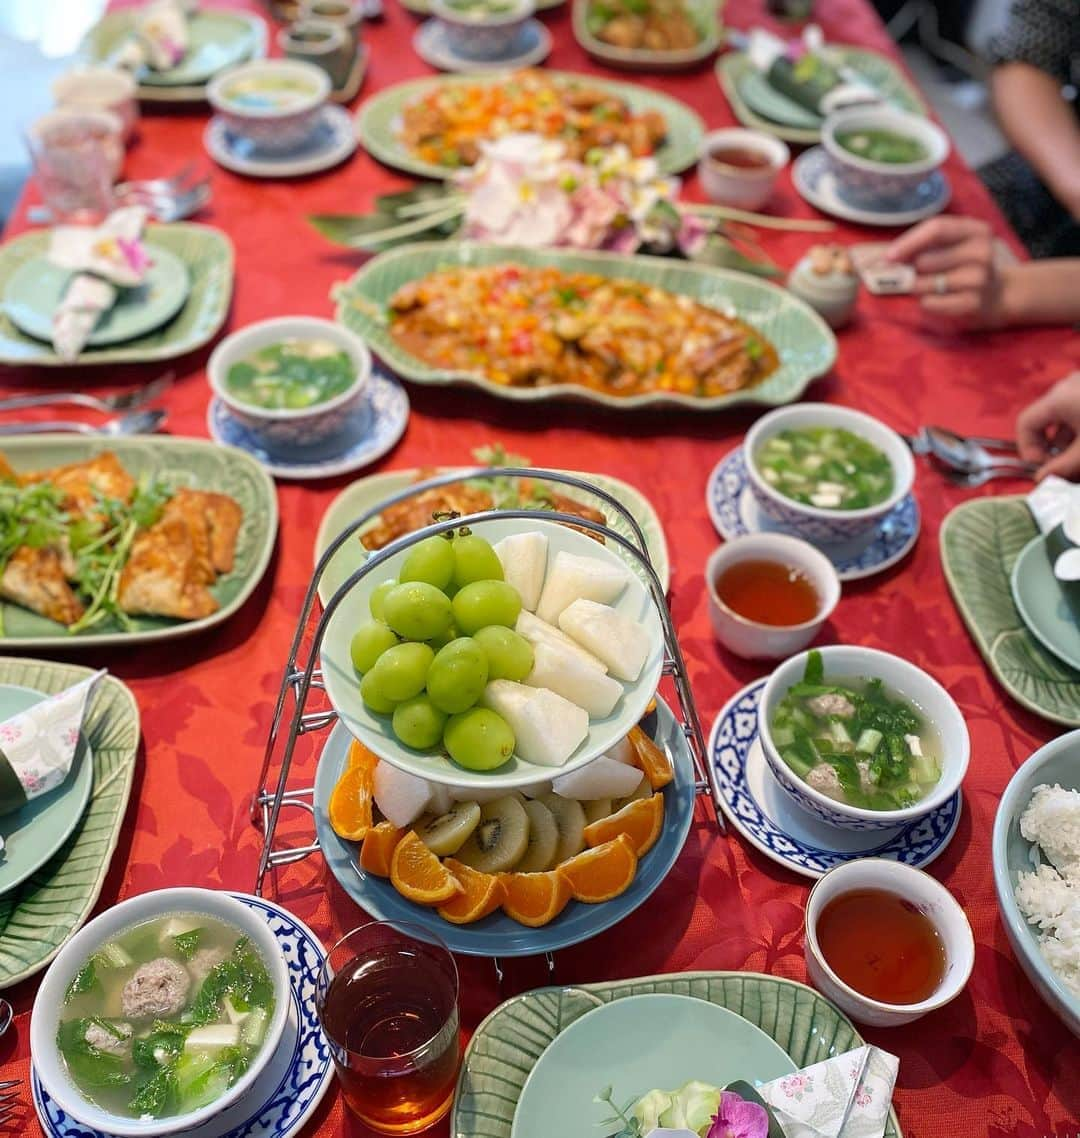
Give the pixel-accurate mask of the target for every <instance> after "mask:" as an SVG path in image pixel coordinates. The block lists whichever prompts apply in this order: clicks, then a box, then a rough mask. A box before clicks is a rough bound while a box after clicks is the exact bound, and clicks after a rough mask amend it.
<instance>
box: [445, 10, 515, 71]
mask: <svg viewBox="0 0 1080 1138" xmlns="http://www.w3.org/2000/svg"><path fill="white" fill-rule="evenodd" d="M534 8H535V4H534V2H533V0H497V2H496V3H492V4H491V5H490V6H489V5H488V3H486V2H485V0H431V14H432V15H433V16H435V18H436V19H438V20H440V21H441V22H442V24H443V26H444V27H445V29H446V44H447V47H449V48H450V50H451V51H452V52H454V53H455V54H456V55H459V56H462V57H464V58H466V59H475V60H477V61H483V62H485V63H486V62H491V61H494V60H499V59H503V58H506V57H509V56H511V55H513V53H514V48H515V45H516V44H517V42H518V38H519V36H520V35H521V30H522V28H524V26H525V23H526V21H527V20H529V19H530V18H531V16H532V14H533V10H534Z"/></svg>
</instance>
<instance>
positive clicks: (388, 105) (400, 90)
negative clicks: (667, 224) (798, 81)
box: [356, 69, 705, 178]
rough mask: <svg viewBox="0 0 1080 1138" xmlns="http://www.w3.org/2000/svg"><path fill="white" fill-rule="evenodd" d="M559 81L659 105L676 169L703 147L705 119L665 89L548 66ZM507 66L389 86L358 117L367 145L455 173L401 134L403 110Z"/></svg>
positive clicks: (426, 168) (641, 105)
mask: <svg viewBox="0 0 1080 1138" xmlns="http://www.w3.org/2000/svg"><path fill="white" fill-rule="evenodd" d="M544 75H545V76H546V77H547V78H549V79H552V80H554V81H556V82H564V83H568V82H572V81H577V80H584V81H586V82H587V83H588V84H589V86H590V87H596V88H598V89H600V90H604V91H608V92H610V93H611V94H612V95H613V96H615V97H617V98H619V99H623V100H624V101H625V102H626V103H627V105H628V106H629V107H630V108H631V110H632V111H633V112H634V113H635V114H640V113H642V112H644V111H657V112H659V113H660V114H661V115H663V116H664V120H665V121H666V123H667V137H666V138H665V140H664V143H663V145H662V146H660V147H659V149H657V151H656V152H655V154H654V157H655V158H656V161H657V163H658V164H659V166H660V169H661V170H662V171H663V172H664V173H666V174H676V173H678V172H679V171H680V170H685V169H687V167H689V166H692V165H693V164H694V163H695V162H696V161H697V155H698V147H699V145H700V143H701V140H702V139H703V138H704V137H705V124H704V123H703V122H702V121H701V118H700V117H699V116H698V114H697V112H696V111H692V110H691V109H690V108H689V107H688V106H687V105H686V104H685V103H681V102H679V100H678V99H673V98H671V96H670V95H663V94H661V93H660V92H659V91H653V90H651V89H650V88H648V87H641V86H638V85H637V84H634V83H618V82H615V81H614V80H611V79H599V78H597V77H596V76H594V75H575V74H572V73H571V72H568V71H549V70H547V69H545V70H544ZM508 78H509V75H508V74H507V73H506V72H483V73H474V74H463V75H443V76H440V77H438V78H433V79H413V80H410V81H408V82H406V83H398V84H396V85H395V86H393V87H387V88H386V89H385V90H384V91H380V92H379V93H378V94H377V95H373V96H372V97H371V98H370V99H367V100H366V101H365V102H364V105H363V107H362V109H361V110H360V113H359V115H358V117H357V120H356V132H357V134H358V135H359V137H360V144H361V146H363V148H364V149H365V150H366V151H367V152H368V153H369V154H371V155H372V156H373V157H375V158H377V159H378V160H379V161H380V162H383V163H385V164H386V165H387V166H393V167H394V168H395V169H397V170H405V171H406V172H408V173H410V174H418V175H419V176H420V177H422V178H449V177H451V176H452V175H453V174H454V173H455V172H456V171H455V170H454V169H453V168H451V167H449V166H439V165H437V164H436V163H434V162H426V161H425V160H424V159H422V158H418V157H417V156H416V155H415V154H413V153H412V152H411V151H409V149H408V148H407V147H406V146H405V145H404V143H403V142H402V141H401V139H400V138H399V132H400V128H401V112H402V110H403V109H404V108H405V107H406V106H408V104H409V103H412V102H415V101H416V100H417V99H422V98H423V97H424V96H425V95H427V94H428V92H429V91H432V90H434V89H436V88H438V87H440V86H444V85H457V86H461V85H470V86H472V85H476V84H482V85H485V86H490V85H500V84H503V83H505V82H506V81H507V79H508Z"/></svg>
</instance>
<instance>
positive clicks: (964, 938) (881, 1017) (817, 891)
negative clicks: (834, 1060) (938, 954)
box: [806, 857, 975, 1027]
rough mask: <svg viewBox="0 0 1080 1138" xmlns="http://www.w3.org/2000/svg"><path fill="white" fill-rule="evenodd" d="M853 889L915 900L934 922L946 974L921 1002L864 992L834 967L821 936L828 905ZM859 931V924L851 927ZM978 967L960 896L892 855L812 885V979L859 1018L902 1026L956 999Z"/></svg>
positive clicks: (843, 868) (847, 867)
mask: <svg viewBox="0 0 1080 1138" xmlns="http://www.w3.org/2000/svg"><path fill="white" fill-rule="evenodd" d="M854 889H881V890H884V891H886V892H888V893H894V894H896V895H898V896H900V897H903V898H904V899H905V900H907V901H909V902H911V903H912V904H913V905H914V906H915V907H916V908H918V909H919V911H920V912H922V913H923V914H924V915H925V916H926V917H927V918H928V919H929V920H930V921H931V922H932V923H933V925H934V927H935V928H936V929H937V931H938V935H939V936H940V937H941V942H942V946H943V948H944V950H945V974H944V975H943V976H942V978H941V982H940V983H939V984H938V986H937V988H936V989H935V990H934V992H933V993H932V994H931V995H930V996H928V997H927V998H926V999H925V1000H920V1001H919V1002H918V1003H917V1004H885V1003H882V1002H881V1001H880V1000H873V999H871V998H870V997H869V996H864V995H863V994H862V993H861V992H857V991H856V990H855V989H854V988H852V987H850V986H849V985H848V984H845V983H844V981H843V980H841V979H840V977H839V976H837V974H836V973H835V972H834V971H833V970H832V968H830V967H829V964H828V963H827V961H826V960H825V957H824V954H823V953H822V951H821V945H820V944H819V942H818V938H817V923H818V919H819V917H820V916H821V912H822V910H823V909H824V908H825V906H826V905H827V904H828V903H829V902H830V901H832V900H833V899H834V898H835V897H838V896H840V895H842V894H844V893H849V892H851V891H852V890H854ZM851 935H852V936H858V935H859V934H858V929H852V930H851ZM974 967H975V939H974V937H973V936H972V934H971V925H970V924H969V923H968V919H967V916H966V915H965V914H964V910H963V909H962V908H961V907H960V904H959V903H958V902H957V900H956V898H955V897H953V895H952V894H951V893H950V892H949V891H948V889H946V888H945V886H944V885H942V884H941V883H940V882H938V881H936V880H935V879H934V878H933V877H931V876H930V875H929V874H928V873H924V872H923V871H922V870H921V869H913V868H912V867H911V866H910V865H904V864H903V862H899V861H891V860H889V859H887V858H874V857H871V858H863V859H861V860H859V861H849V862H845V863H844V864H843V865H838V866H837V867H836V868H835V869H830V870H829V872H828V873H826V874H825V876H824V877H822V878H821V880H820V881H818V883H817V884H816V885H815V886H814V888H813V889H811V890H810V896H809V898H807V902H806V970H807V972H808V973H809V975H810V983H811V984H813V985H814V987H815V988H817V990H818V991H819V992H821V994H822V995H823V996H826V997H827V998H828V999H830V1000H832V1002H833V1003H834V1004H836V1006H837V1007H838V1008H840V1010H841V1011H843V1012H846V1013H847V1014H848V1015H849V1016H851V1018H852V1019H854V1020H858V1022H859V1023H867V1024H871V1025H872V1026H874V1027H899V1026H900V1025H901V1024H905V1023H911V1022H912V1021H913V1020H916V1019H919V1018H920V1017H921V1016H924V1015H926V1013H927V1012H932V1011H934V1010H935V1009H936V1008H940V1007H943V1006H944V1005H945V1004H947V1003H948V1002H949V1001H950V1000H954V999H955V998H956V997H957V996H958V995H959V994H960V993H961V992H962V991H963V989H964V986H965V985H966V984H967V982H968V977H969V976H970V975H971V970H972V969H973V968H974Z"/></svg>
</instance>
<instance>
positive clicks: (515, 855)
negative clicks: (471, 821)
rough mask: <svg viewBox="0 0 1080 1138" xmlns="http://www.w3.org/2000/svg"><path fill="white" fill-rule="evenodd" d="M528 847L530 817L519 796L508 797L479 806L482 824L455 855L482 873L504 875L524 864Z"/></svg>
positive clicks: (480, 823)
mask: <svg viewBox="0 0 1080 1138" xmlns="http://www.w3.org/2000/svg"><path fill="white" fill-rule="evenodd" d="M528 845H529V816H528V814H526V813H525V807H524V806H522V805H521V802H520V801H519V800H518V796H517V795H516V794H508V795H506V797H505V798H496V799H495V801H494V802H487V803H485V804H484V805H483V806H481V807H480V819H479V824H478V825H477V827H476V829H474V830H473V832H472V833H471V834H470V835H469V838H468V841H466V842H465V844H464V845H463V846H462V847H461V849H459V850H458V851H457V854H456V855H455V856H456V857H457V859H458V861H460V862H462V863H463V864H464V865H468V866H471V867H472V868H473V869H478V870H479V871H480V872H481V873H505V872H507V871H508V870H511V869H513V868H514V866H515V865H517V863H518V862H519V861H521V859H522V857H523V856H524V854H525V851H526V849H527V848H528Z"/></svg>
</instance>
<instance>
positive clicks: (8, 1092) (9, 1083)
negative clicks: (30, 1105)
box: [0, 1079, 19, 1123]
mask: <svg viewBox="0 0 1080 1138" xmlns="http://www.w3.org/2000/svg"><path fill="white" fill-rule="evenodd" d="M18 1086H19V1080H18V1079H4V1080H3V1081H2V1082H0V1123H4V1122H8V1121H10V1119H11V1116H12V1115H13V1114H14V1113H15V1111H16V1109H17V1108H18V1106H19V1098H18V1094H17V1092H16V1088H17V1087H18Z"/></svg>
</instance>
